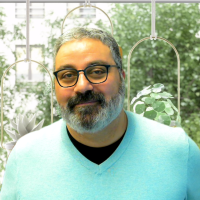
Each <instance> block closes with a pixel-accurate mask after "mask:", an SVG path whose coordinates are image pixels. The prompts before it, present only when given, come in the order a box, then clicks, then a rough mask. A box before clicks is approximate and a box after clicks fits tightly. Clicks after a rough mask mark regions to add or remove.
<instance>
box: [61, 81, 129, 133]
mask: <svg viewBox="0 0 200 200" xmlns="http://www.w3.org/2000/svg"><path fill="white" fill-rule="evenodd" d="M124 98H125V82H124V80H122V81H121V83H120V84H119V90H118V93H117V94H116V95H115V96H113V97H112V98H111V100H110V101H109V102H106V100H105V97H104V95H103V94H102V93H94V92H93V91H87V92H86V93H85V94H82V93H78V94H77V95H76V96H75V97H72V98H71V99H70V100H69V102H68V103H67V105H66V108H63V107H62V106H60V105H59V107H60V109H61V115H62V118H63V120H64V121H65V122H66V123H67V125H69V126H70V127H71V128H72V129H74V130H75V131H77V132H78V133H80V134H83V133H91V134H92V133H96V132H98V131H100V130H102V129H104V128H105V127H107V126H108V125H109V124H110V123H111V122H112V121H113V120H115V119H116V118H117V117H118V116H119V114H120V113H121V111H122V109H123V104H124ZM92 100H95V101H97V102H98V103H95V104H94V105H88V106H80V107H75V106H76V105H77V104H80V103H81V102H88V101H92Z"/></svg>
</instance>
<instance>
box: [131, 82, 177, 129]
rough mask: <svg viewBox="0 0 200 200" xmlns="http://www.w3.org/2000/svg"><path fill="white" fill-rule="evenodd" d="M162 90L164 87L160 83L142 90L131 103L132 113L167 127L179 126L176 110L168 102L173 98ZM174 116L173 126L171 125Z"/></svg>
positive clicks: (170, 102)
mask: <svg viewBox="0 0 200 200" xmlns="http://www.w3.org/2000/svg"><path fill="white" fill-rule="evenodd" d="M163 90H164V85H163V84H161V83H157V84H154V85H153V86H151V85H150V86H148V87H146V88H144V89H143V90H142V91H140V92H139V93H138V94H137V96H136V97H134V98H133V99H132V101H131V104H133V112H135V113H137V114H141V115H143V116H144V117H147V118H149V119H152V120H155V121H158V122H160V123H163V124H165V125H168V126H170V125H171V126H180V123H181V118H180V115H179V112H178V109H177V108H176V107H175V106H174V104H173V103H172V101H171V100H170V98H173V97H172V95H171V94H170V93H168V92H164V91H163ZM175 113H176V114H175ZM175 115H176V120H175V124H174V123H173V124H172V122H173V120H174V117H175Z"/></svg>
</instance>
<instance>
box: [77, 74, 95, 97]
mask: <svg viewBox="0 0 200 200" xmlns="http://www.w3.org/2000/svg"><path fill="white" fill-rule="evenodd" d="M88 90H93V85H92V84H91V83H90V82H89V81H88V80H87V78H86V77H85V74H84V72H79V77H78V81H77V83H76V85H75V88H74V92H76V93H82V94H84V93H85V92H86V91H88Z"/></svg>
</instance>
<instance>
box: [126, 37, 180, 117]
mask: <svg viewBox="0 0 200 200" xmlns="http://www.w3.org/2000/svg"><path fill="white" fill-rule="evenodd" d="M149 39H150V37H146V38H143V39H141V40H139V41H138V42H137V43H136V44H135V45H134V46H133V47H132V49H131V50H130V52H129V55H128V72H127V73H128V74H127V75H128V91H127V110H128V111H130V89H131V88H130V87H131V86H130V85H131V84H130V62H131V54H132V52H133V50H134V49H135V48H136V47H137V46H138V45H139V44H140V43H141V42H143V41H145V40H149ZM157 39H160V40H163V41H165V42H167V43H168V44H169V45H170V46H171V47H172V48H173V49H174V51H175V53H176V57H177V71H178V73H177V79H178V81H177V88H178V89H177V90H178V91H177V92H178V100H177V104H178V112H179V114H180V98H181V97H180V56H179V53H178V51H177V50H176V48H175V46H174V45H173V44H172V43H171V42H169V41H168V40H166V39H165V38H161V37H157Z"/></svg>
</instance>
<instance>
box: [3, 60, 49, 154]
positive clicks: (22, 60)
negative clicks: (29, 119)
mask: <svg viewBox="0 0 200 200" xmlns="http://www.w3.org/2000/svg"><path fill="white" fill-rule="evenodd" d="M20 62H24V60H19V61H17V62H15V63H13V64H12V65H10V66H9V67H8V68H7V69H6V71H5V72H4V74H3V76H2V78H1V147H2V148H3V149H5V150H6V148H5V147H4V146H3V139H4V138H3V81H4V78H5V76H6V74H7V72H8V71H9V70H10V69H11V68H12V67H13V66H14V65H16V64H17V63H20ZM30 62H35V63H37V64H38V65H40V66H41V67H43V68H44V69H45V70H46V72H47V73H48V74H49V77H50V78H51V123H53V79H52V77H51V74H50V72H49V70H48V69H47V68H46V67H45V66H44V65H43V64H41V63H39V62H37V61H35V60H30Z"/></svg>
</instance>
